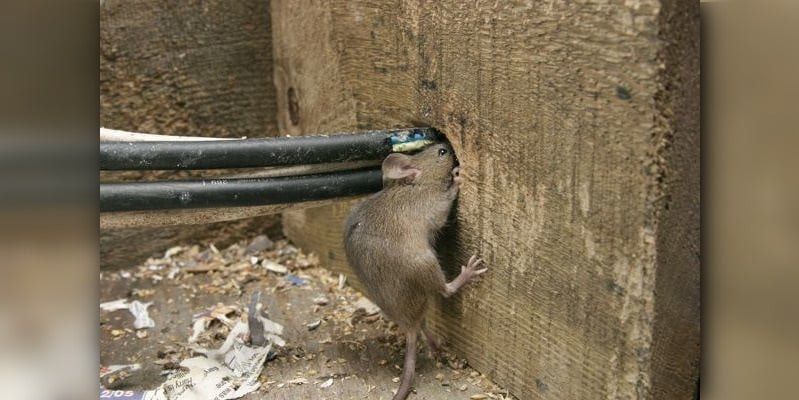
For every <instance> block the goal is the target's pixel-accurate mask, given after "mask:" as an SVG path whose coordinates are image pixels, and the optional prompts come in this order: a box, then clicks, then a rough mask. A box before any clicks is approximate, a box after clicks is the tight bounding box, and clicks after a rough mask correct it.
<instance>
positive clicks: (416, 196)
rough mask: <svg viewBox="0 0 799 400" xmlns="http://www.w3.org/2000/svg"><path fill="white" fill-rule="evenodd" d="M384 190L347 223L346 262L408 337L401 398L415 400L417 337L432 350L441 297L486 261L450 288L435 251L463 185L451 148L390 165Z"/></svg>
mask: <svg viewBox="0 0 799 400" xmlns="http://www.w3.org/2000/svg"><path fill="white" fill-rule="evenodd" d="M382 170H383V190H381V191H380V192H378V193H375V194H373V195H371V196H369V197H368V198H367V199H365V200H364V201H363V202H361V203H360V204H358V205H357V206H355V207H354V208H353V210H352V212H351V213H350V215H349V218H347V222H346V225H345V231H344V247H345V250H346V253H347V260H348V261H349V264H350V265H351V266H352V268H353V269H354V271H355V274H356V275H357V276H358V279H360V281H361V282H362V283H363V285H364V287H365V288H366V292H367V293H366V294H367V296H368V297H369V298H371V299H372V301H374V302H375V303H376V304H377V305H378V306H380V308H381V309H382V310H383V313H384V314H385V316H386V317H388V318H389V319H391V320H392V321H394V322H395V323H396V324H397V325H398V326H399V328H400V329H401V330H403V331H405V334H406V353H405V366H404V369H403V371H402V380H401V381H400V387H399V389H398V390H397V394H396V395H394V400H403V399H405V398H406V397H407V396H408V393H410V391H411V385H412V384H413V377H414V370H415V367H416V338H417V336H418V335H419V332H420V331H423V333H424V335H425V339H426V340H427V343H428V346H429V347H430V349H431V351H433V352H434V353H435V352H438V349H437V348H438V344H437V340H436V339H435V338H433V337H432V336H431V335H430V333H429V332H428V331H427V329H426V328H425V324H424V319H425V314H426V311H427V308H428V305H429V304H430V303H431V301H432V300H433V299H434V296H438V295H441V296H444V297H449V296H451V295H453V294H454V293H455V292H457V291H458V289H460V288H461V287H462V286H463V285H465V284H466V283H468V282H469V281H470V280H472V278H474V277H476V276H478V275H480V274H482V273H484V272H485V271H486V269H485V268H484V269H477V267H478V266H479V265H480V263H482V260H480V259H478V258H477V257H476V256H472V258H471V259H469V262H468V263H467V265H466V266H462V267H461V273H460V275H458V277H456V278H455V279H454V280H452V281H451V282H447V281H446V278H445V276H444V273H443V271H442V270H441V266H440V265H439V263H438V257H437V256H436V253H435V250H434V249H433V243H434V241H435V236H436V235H437V234H438V232H439V231H440V230H441V228H442V227H443V226H444V224H445V223H446V220H447V216H448V215H449V211H450V208H451V207H452V203H453V201H454V200H455V198H456V197H457V195H458V188H459V185H460V182H461V179H462V178H460V176H459V171H460V168H459V167H457V166H456V164H455V155H454V154H453V151H452V148H451V147H450V146H449V145H448V144H444V143H440V144H435V145H432V146H430V147H428V148H426V149H425V150H423V151H421V152H419V153H417V154H415V155H411V156H409V155H404V154H399V153H394V154H391V155H389V156H388V157H386V159H385V160H384V161H383V166H382Z"/></svg>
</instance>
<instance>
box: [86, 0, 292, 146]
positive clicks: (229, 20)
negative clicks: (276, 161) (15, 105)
mask: <svg viewBox="0 0 799 400" xmlns="http://www.w3.org/2000/svg"><path fill="white" fill-rule="evenodd" d="M269 24H270V18H269V7H268V2H265V1H261V0H246V1H237V2H229V1H223V0H211V1H203V2H169V1H167V2H165V1H155V0H131V1H109V2H105V3H104V4H103V5H102V6H101V8H100V105H101V107H100V126H103V127H106V128H111V129H124V130H130V131H136V132H159V133H164V134H183V135H193V136H215V137H242V136H248V137H259V136H268V135H271V134H273V133H274V130H275V119H274V115H275V109H276V108H275V95H274V93H275V92H274V85H273V84H272V77H271V75H272V54H271V47H272V46H271V39H270V31H271V28H270V25H269Z"/></svg>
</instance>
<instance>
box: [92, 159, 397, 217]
mask: <svg viewBox="0 0 799 400" xmlns="http://www.w3.org/2000/svg"><path fill="white" fill-rule="evenodd" d="M382 187H383V182H382V174H381V172H380V169H367V170H356V171H343V172H342V171H340V172H335V173H328V174H318V175H306V176H291V177H280V178H250V179H208V180H196V181H163V182H136V183H104V184H101V185H100V211H103V212H107V211H137V210H164V209H178V208H208V207H243V206H259V205H270V204H286V203H300V202H304V201H312V200H324V199H330V198H336V197H347V196H355V195H361V194H366V193H372V192H376V191H378V190H380V189H381V188H382Z"/></svg>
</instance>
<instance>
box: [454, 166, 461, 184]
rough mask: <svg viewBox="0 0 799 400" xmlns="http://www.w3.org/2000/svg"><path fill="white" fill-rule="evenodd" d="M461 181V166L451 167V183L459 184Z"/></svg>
mask: <svg viewBox="0 0 799 400" xmlns="http://www.w3.org/2000/svg"><path fill="white" fill-rule="evenodd" d="M461 182H463V178H462V177H461V167H455V168H453V169H452V183H454V184H455V185H460V184H461Z"/></svg>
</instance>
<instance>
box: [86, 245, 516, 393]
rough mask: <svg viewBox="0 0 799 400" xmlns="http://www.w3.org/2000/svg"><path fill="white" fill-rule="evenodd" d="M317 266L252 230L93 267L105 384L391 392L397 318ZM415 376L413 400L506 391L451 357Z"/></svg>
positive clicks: (399, 348) (398, 341)
mask: <svg viewBox="0 0 799 400" xmlns="http://www.w3.org/2000/svg"><path fill="white" fill-rule="evenodd" d="M318 263H319V261H318V257H316V256H315V255H313V254H305V253H303V252H302V251H301V250H300V249H298V248H296V247H294V246H293V245H291V244H290V243H289V242H288V241H286V240H273V239H270V238H268V237H266V236H264V235H260V236H257V237H255V238H253V239H251V240H245V241H242V242H240V243H236V244H233V245H231V246H229V247H228V248H225V249H218V248H216V247H215V246H214V245H213V244H206V245H200V244H197V245H192V246H176V247H172V248H170V249H168V250H166V251H165V252H164V253H163V255H159V256H157V257H153V258H150V259H148V260H146V261H144V262H143V263H142V264H140V265H138V266H136V267H134V268H128V269H123V270H116V271H102V272H101V273H100V281H101V282H100V283H101V292H100V293H101V297H100V298H101V299H102V300H106V299H107V300H113V301H107V302H103V303H102V306H101V307H102V308H103V310H104V312H102V313H101V315H100V360H101V364H102V365H106V367H103V368H101V370H100V382H101V384H102V387H103V388H104V389H106V390H111V391H113V393H124V394H130V395H131V397H120V398H131V399H133V398H136V399H146V400H150V399H153V400H160V399H166V398H169V399H181V400H188V399H201V398H202V399H205V398H215V397H216V398H220V399H222V398H226V399H227V398H239V397H243V398H246V399H262V398H270V399H272V398H276V399H292V398H328V399H333V398H358V399H361V398H369V399H390V398H391V392H392V390H394V389H396V384H395V383H394V382H392V379H393V378H395V377H397V376H399V374H400V373H401V365H402V360H403V355H404V354H403V351H404V345H403V341H402V338H401V335H399V334H398V332H397V327H396V325H395V324H393V323H391V322H389V321H387V320H384V319H383V318H382V317H381V314H380V309H379V308H378V307H377V306H376V305H375V304H374V303H372V302H371V301H369V300H368V299H366V298H365V297H363V296H362V295H361V294H360V293H358V292H357V291H355V290H354V289H353V288H351V287H350V286H349V285H347V283H346V276H345V275H343V274H333V273H331V272H330V271H328V270H326V269H324V268H321V267H320V266H319V265H318ZM133 304H136V305H133ZM150 305H152V306H150ZM148 306H149V309H148ZM119 309H128V310H129V311H130V312H131V313H134V310H137V312H141V311H143V312H144V314H145V315H147V317H148V318H149V319H150V321H152V324H145V325H150V326H151V329H149V330H142V329H138V328H137V326H141V324H139V325H136V324H135V323H134V325H133V327H134V328H136V330H134V329H131V328H130V319H129V318H130V317H127V316H126V315H122V314H120V313H114V312H110V310H119ZM148 310H149V314H147V313H148ZM134 315H135V314H134ZM138 318H139V317H138V316H137V320H138ZM417 372H418V376H417V379H416V381H415V385H414V387H415V392H416V394H415V395H412V397H411V399H414V398H418V399H431V400H436V399H449V398H462V399H469V398H470V397H471V396H478V397H476V398H480V397H479V396H486V397H485V398H490V399H505V398H510V397H508V396H507V395H506V394H505V392H504V391H502V390H500V389H499V388H497V387H496V386H495V385H494V384H493V383H491V382H490V381H489V380H488V379H487V378H485V377H484V376H482V375H481V374H479V373H476V372H474V371H472V370H471V369H469V367H468V366H467V365H466V362H465V360H463V359H461V358H458V357H455V356H453V355H446V358H445V359H444V360H443V362H438V361H436V360H433V359H431V358H429V357H426V356H424V355H422V356H420V357H419V361H418V366H417ZM188 382H190V385H191V386H192V387H193V389H192V390H186V388H187V387H189V383H188ZM135 396H138V397H135Z"/></svg>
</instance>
